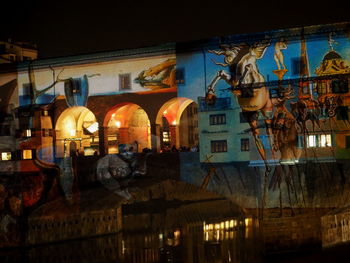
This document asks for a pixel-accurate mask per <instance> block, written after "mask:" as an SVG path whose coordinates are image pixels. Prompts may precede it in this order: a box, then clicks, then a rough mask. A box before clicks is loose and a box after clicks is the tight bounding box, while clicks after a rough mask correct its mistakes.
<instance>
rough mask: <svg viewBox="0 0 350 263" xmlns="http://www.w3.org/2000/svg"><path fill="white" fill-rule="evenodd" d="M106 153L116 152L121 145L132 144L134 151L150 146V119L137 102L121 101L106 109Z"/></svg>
mask: <svg viewBox="0 0 350 263" xmlns="http://www.w3.org/2000/svg"><path fill="white" fill-rule="evenodd" d="M104 123H105V126H106V127H107V138H106V139H107V141H108V153H109V154H113V153H118V152H119V148H120V147H121V145H130V144H132V145H133V147H134V149H133V150H134V151H135V152H140V151H141V150H142V149H144V148H151V136H150V121H149V119H148V115H147V113H146V112H145V111H144V110H143V109H142V108H141V107H140V106H139V105H137V104H133V103H123V104H120V105H116V106H114V107H113V108H112V109H111V110H109V111H108V113H107V115H106V118H105V121H104Z"/></svg>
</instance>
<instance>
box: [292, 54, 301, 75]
mask: <svg viewBox="0 0 350 263" xmlns="http://www.w3.org/2000/svg"><path fill="white" fill-rule="evenodd" d="M291 62H292V74H293V75H294V76H298V75H300V65H301V59H300V58H299V57H293V58H291Z"/></svg>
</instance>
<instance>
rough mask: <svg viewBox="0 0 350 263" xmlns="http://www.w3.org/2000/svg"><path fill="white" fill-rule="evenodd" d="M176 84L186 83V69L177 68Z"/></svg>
mask: <svg viewBox="0 0 350 263" xmlns="http://www.w3.org/2000/svg"><path fill="white" fill-rule="evenodd" d="M175 80H176V84H185V69H184V68H177V69H176V74H175Z"/></svg>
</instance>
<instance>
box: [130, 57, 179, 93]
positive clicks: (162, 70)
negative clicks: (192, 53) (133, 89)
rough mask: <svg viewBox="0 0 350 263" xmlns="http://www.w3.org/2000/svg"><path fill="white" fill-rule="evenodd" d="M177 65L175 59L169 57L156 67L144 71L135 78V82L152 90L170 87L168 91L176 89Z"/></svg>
mask: <svg viewBox="0 0 350 263" xmlns="http://www.w3.org/2000/svg"><path fill="white" fill-rule="evenodd" d="M175 66H176V61H175V59H168V60H166V61H164V62H162V63H160V64H158V65H156V66H154V67H151V68H149V69H147V70H144V71H142V72H141V73H140V74H139V75H138V77H137V78H135V79H134V82H135V83H139V84H140V85H141V86H142V87H145V88H147V89H151V90H158V89H170V90H168V91H175V90H176V83H175Z"/></svg>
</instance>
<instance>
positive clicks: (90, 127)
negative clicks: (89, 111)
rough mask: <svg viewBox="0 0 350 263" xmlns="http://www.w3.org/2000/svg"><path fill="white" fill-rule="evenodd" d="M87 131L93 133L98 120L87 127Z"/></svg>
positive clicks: (96, 127) (96, 128)
mask: <svg viewBox="0 0 350 263" xmlns="http://www.w3.org/2000/svg"><path fill="white" fill-rule="evenodd" d="M86 129H87V130H88V131H89V132H91V133H94V132H95V131H97V130H98V122H94V123H93V124H91V125H90V126H89V127H87V128H86Z"/></svg>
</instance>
